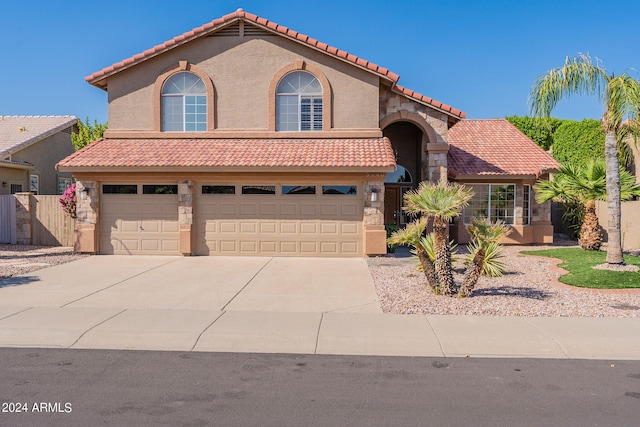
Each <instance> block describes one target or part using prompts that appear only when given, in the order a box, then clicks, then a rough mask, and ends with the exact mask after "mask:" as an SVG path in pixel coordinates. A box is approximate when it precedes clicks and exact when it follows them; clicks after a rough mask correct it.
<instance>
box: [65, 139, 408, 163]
mask: <svg viewBox="0 0 640 427" xmlns="http://www.w3.org/2000/svg"><path fill="white" fill-rule="evenodd" d="M395 164H396V163H395V156H394V154H393V149H392V148H391V143H390V142H389V139H388V138H386V137H385V138H370V139H320V140H318V139H314V140H311V139H285V140H283V139H277V140H269V139H121V140H119V139H102V140H99V141H96V142H94V143H92V144H90V145H88V146H87V147H85V148H83V149H82V150H80V151H77V152H75V153H74V154H72V155H70V156H69V157H67V158H66V159H63V160H62V161H60V162H59V163H58V165H57V166H56V167H57V168H59V169H61V170H62V169H70V170H73V169H77V168H82V169H84V170H86V169H88V168H89V169H90V168H123V167H124V168H129V167H132V168H149V169H162V168H176V167H193V168H204V169H206V168H227V169H230V168H237V169H243V168H267V169H269V168H274V169H284V168H375V169H393V168H394V167H395Z"/></svg>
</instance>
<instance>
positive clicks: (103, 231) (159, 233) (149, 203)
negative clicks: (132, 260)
mask: <svg viewBox="0 0 640 427" xmlns="http://www.w3.org/2000/svg"><path fill="white" fill-rule="evenodd" d="M177 193H178V188H177V185H171V184H169V185H167V184H157V185H146V184H145V185H141V184H105V185H103V186H102V196H101V197H102V203H101V204H102V207H101V211H100V253H101V254H113V255H179V254H180V252H179V241H178V239H179V231H178V230H179V228H178V194H177Z"/></svg>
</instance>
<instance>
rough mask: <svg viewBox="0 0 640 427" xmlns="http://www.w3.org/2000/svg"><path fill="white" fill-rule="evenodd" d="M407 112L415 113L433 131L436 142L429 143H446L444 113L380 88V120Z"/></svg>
mask: <svg viewBox="0 0 640 427" xmlns="http://www.w3.org/2000/svg"><path fill="white" fill-rule="evenodd" d="M399 111H409V112H411V113H417V114H418V115H420V116H421V117H422V118H423V119H425V120H426V121H427V123H429V125H430V126H431V127H432V128H433V129H434V130H435V133H436V138H437V140H436V141H429V142H430V143H446V142H447V130H448V129H449V127H448V120H447V115H446V114H445V113H441V112H439V111H437V110H434V109H433V107H428V106H426V105H422V104H420V103H419V102H417V101H415V100H411V99H409V98H407V97H405V96H403V95H399V94H397V93H394V92H392V91H391V90H390V89H389V88H387V87H384V86H381V87H380V120H382V119H383V118H384V117H386V116H388V115H390V114H393V113H396V112H399Z"/></svg>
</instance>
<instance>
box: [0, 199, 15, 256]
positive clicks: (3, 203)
mask: <svg viewBox="0 0 640 427" xmlns="http://www.w3.org/2000/svg"><path fill="white" fill-rule="evenodd" d="M0 243H11V244H14V245H15V243H16V198H15V197H14V196H13V195H7V196H0Z"/></svg>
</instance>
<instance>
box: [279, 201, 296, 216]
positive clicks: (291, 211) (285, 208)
mask: <svg viewBox="0 0 640 427" xmlns="http://www.w3.org/2000/svg"><path fill="white" fill-rule="evenodd" d="M280 213H281V214H282V215H293V216H297V215H298V205H297V204H295V203H282V204H281V205H280Z"/></svg>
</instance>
